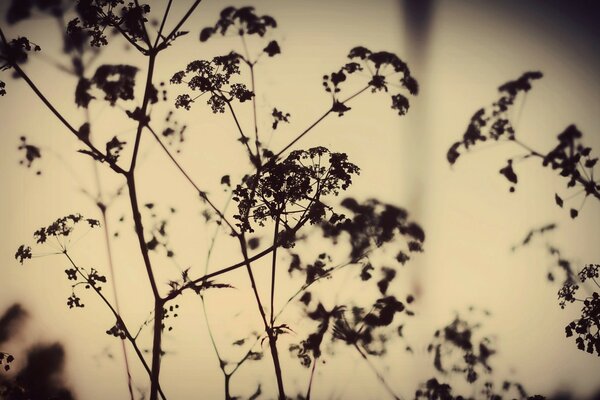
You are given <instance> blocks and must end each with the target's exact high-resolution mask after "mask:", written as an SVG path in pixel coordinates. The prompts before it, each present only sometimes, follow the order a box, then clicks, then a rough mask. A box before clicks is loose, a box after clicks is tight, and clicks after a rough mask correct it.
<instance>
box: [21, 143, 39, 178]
mask: <svg viewBox="0 0 600 400" xmlns="http://www.w3.org/2000/svg"><path fill="white" fill-rule="evenodd" d="M20 140H21V143H20V144H19V147H18V149H19V150H21V151H22V152H23V153H24V155H23V159H21V160H20V161H19V164H21V165H25V166H26V167H27V168H31V165H32V164H33V162H34V161H35V160H37V159H41V158H42V152H41V150H40V148H39V147H37V146H34V145H32V144H30V143H27V138H26V137H25V136H21V138H20ZM36 173H37V175H40V174H41V171H39V170H38V171H37V172H36Z"/></svg>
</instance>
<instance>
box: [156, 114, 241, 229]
mask: <svg viewBox="0 0 600 400" xmlns="http://www.w3.org/2000/svg"><path fill="white" fill-rule="evenodd" d="M147 128H148V130H149V131H150V133H151V134H152V136H154V139H156V141H157V142H158V144H159V145H160V147H161V148H162V149H163V150H164V152H165V153H166V154H167V156H169V158H170V159H171V161H172V162H173V164H174V165H175V167H177V169H178V170H179V172H181V174H182V175H183V176H184V178H185V179H186V180H187V181H188V182H189V183H190V184H191V185H192V186H193V187H194V189H196V191H197V192H198V194H199V195H200V197H201V198H202V200H204V201H205V202H206V203H207V204H208V205H209V206H210V207H211V208H212V209H213V211H215V212H216V213H217V215H218V216H219V218H220V219H221V220H222V221H224V222H225V223H226V224H227V226H228V227H229V228H230V229H231V231H232V232H233V234H234V235H238V232H237V230H236V229H235V227H234V226H233V224H231V223H230V222H229V221H228V220H227V218H225V215H224V214H223V213H222V212H221V211H220V210H219V209H218V208H217V206H215V205H214V203H212V202H211V201H210V199H209V198H208V196H207V195H206V192H204V191H203V190H200V188H199V187H198V185H197V184H196V183H195V182H194V180H193V179H192V178H191V177H190V176H189V174H188V173H187V172H186V171H185V170H184V169H183V167H182V166H181V164H180V163H179V162H178V161H177V160H176V159H175V157H174V156H173V154H172V153H171V152H170V151H169V149H168V148H167V146H165V144H164V143H163V141H162V140H160V137H159V136H158V134H157V133H156V131H155V130H154V129H152V127H150V125H147Z"/></svg>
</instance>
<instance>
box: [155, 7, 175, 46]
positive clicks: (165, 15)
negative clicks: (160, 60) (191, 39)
mask: <svg viewBox="0 0 600 400" xmlns="http://www.w3.org/2000/svg"><path fill="white" fill-rule="evenodd" d="M171 4H173V0H169V2H168V3H167V8H166V9H165V13H164V14H163V17H162V21H161V22H160V27H159V28H158V34H157V36H156V40H155V41H154V47H156V46H158V41H159V40H160V39H161V38H162V32H163V29H164V28H165V23H166V22H167V17H168V16H169V11H171Z"/></svg>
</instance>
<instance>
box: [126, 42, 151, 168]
mask: <svg viewBox="0 0 600 400" xmlns="http://www.w3.org/2000/svg"><path fill="white" fill-rule="evenodd" d="M155 63H156V53H152V54H150V56H149V57H148V74H147V75H146V86H145V88H144V99H143V100H142V109H141V112H140V114H141V118H140V121H139V122H138V126H137V132H136V134H135V143H134V145H133V155H132V156H131V164H130V166H129V173H130V174H132V175H133V171H134V170H135V165H136V162H137V156H138V151H139V149H140V141H141V139H142V130H143V129H144V126H145V125H146V122H145V121H144V117H145V116H146V113H147V111H148V103H149V102H150V94H151V92H152V76H153V74H154V66H155Z"/></svg>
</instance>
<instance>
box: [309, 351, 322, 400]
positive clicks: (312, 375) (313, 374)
mask: <svg viewBox="0 0 600 400" xmlns="http://www.w3.org/2000/svg"><path fill="white" fill-rule="evenodd" d="M318 360H319V358H318V357H317V358H315V359H314V360H313V365H312V368H311V370H310V379H309V380H308V389H307V390H306V400H310V391H311V389H312V384H313V379H314V376H315V369H316V368H317V361H318Z"/></svg>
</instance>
